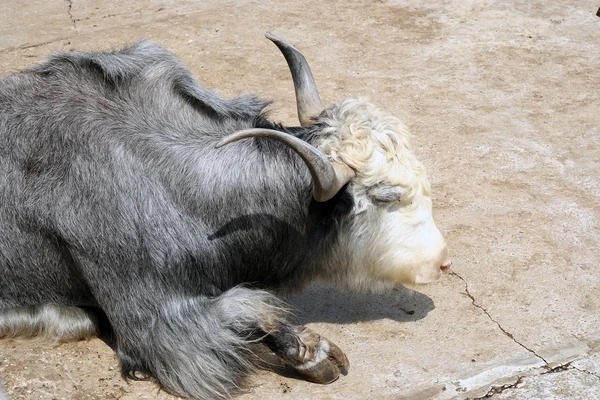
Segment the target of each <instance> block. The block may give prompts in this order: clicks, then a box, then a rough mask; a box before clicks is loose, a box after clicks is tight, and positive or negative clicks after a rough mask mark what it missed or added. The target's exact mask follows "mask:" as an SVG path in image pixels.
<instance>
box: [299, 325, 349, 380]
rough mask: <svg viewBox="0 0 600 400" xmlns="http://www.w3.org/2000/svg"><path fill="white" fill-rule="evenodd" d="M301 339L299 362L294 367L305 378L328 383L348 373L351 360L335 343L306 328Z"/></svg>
mask: <svg viewBox="0 0 600 400" xmlns="http://www.w3.org/2000/svg"><path fill="white" fill-rule="evenodd" d="M300 340H301V342H302V343H300V345H299V354H298V364H296V365H294V368H295V369H296V371H298V373H300V374H301V375H302V376H303V377H304V378H306V379H307V380H309V381H311V382H315V383H323V384H326V383H331V382H334V381H336V380H337V379H338V378H339V377H340V374H342V375H347V374H348V368H349V367H350V362H348V358H347V357H346V355H345V354H344V353H343V352H342V350H340V348H339V347H337V346H336V345H335V344H334V343H332V342H330V341H329V340H327V339H325V338H324V337H321V336H320V335H319V334H317V333H314V332H311V331H309V330H308V329H306V328H305V329H304V330H303V331H302V333H301V334H300Z"/></svg>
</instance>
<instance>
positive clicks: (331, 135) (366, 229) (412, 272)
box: [318, 99, 451, 289]
mask: <svg viewBox="0 0 600 400" xmlns="http://www.w3.org/2000/svg"><path fill="white" fill-rule="evenodd" d="M323 120H324V121H325V122H326V123H327V125H329V126H330V128H329V129H327V130H324V132H323V138H322V139H321V141H320V143H319V146H318V147H319V149H320V150H321V151H323V152H324V153H325V154H328V155H329V156H330V157H331V158H332V159H333V160H335V161H337V162H343V163H345V164H346V165H348V166H350V167H351V168H352V169H354V171H355V172H356V177H355V178H354V179H353V180H352V181H351V182H350V184H349V187H348V190H349V191H350V193H352V195H353V197H354V199H355V203H356V204H355V207H354V210H353V215H352V216H351V217H350V220H349V221H348V222H349V225H348V226H346V227H345V228H344V229H342V232H343V234H342V235H343V236H342V237H340V244H341V246H342V248H345V249H346V253H345V254H344V256H342V257H338V258H339V259H340V261H341V260H344V259H345V260H347V262H349V263H350V264H351V265H350V270H349V271H348V272H349V273H348V274H347V275H345V276H344V277H342V279H341V280H342V282H340V283H343V284H346V285H350V286H353V287H355V288H359V289H361V288H371V289H373V288H377V287H386V286H388V287H389V286H391V285H394V284H399V283H403V284H415V283H416V284H422V283H428V282H433V281H435V280H437V279H439V278H440V277H441V276H442V275H443V274H444V273H445V272H447V271H448V270H449V269H450V265H451V262H450V261H449V260H448V259H447V256H448V250H447V248H446V243H445V241H444V238H443V237H442V235H441V233H440V231H439V230H438V229H437V227H436V225H435V223H434V222H433V217H432V213H431V196H430V185H429V181H428V179H427V174H426V172H425V168H424V167H423V165H422V164H421V163H420V162H419V161H418V160H417V158H416V157H415V155H414V154H413V152H412V150H411V147H410V144H409V137H410V135H409V133H408V131H407V129H406V127H405V126H404V125H403V124H402V122H400V120H398V119H397V118H395V117H394V116H390V115H388V114H386V113H384V112H382V111H380V110H379V109H377V108H376V107H375V106H373V105H372V104H370V103H369V102H367V101H365V100H361V99H346V100H344V101H342V102H341V103H339V104H338V105H336V106H335V107H334V108H332V109H330V110H328V114H327V117H326V118H324V119H323Z"/></svg>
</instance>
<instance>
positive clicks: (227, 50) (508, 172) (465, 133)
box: [0, 0, 600, 400]
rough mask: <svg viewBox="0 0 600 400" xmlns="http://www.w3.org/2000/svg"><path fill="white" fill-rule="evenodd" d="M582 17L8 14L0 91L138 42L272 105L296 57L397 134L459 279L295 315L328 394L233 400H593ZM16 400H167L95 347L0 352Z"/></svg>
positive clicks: (301, 308) (25, 9)
mask: <svg viewBox="0 0 600 400" xmlns="http://www.w3.org/2000/svg"><path fill="white" fill-rule="evenodd" d="M597 7H598V4H593V2H591V1H576V0H559V1H554V2H547V1H540V0H538V1H518V0H506V1H469V0H466V1H465V0H447V1H444V2H422V1H415V0H392V1H377V2H375V1H370V0H357V1H345V2H333V1H323V0H308V1H289V0H287V1H286V0H284V1H281V0H262V1H253V0H248V1H236V2H234V1H223V0H219V1H212V2H201V1H193V0H187V1H186V0H182V1H166V0H153V1H141V0H133V1H129V2H117V1H99V0H85V1H84V0H71V1H59V0H52V1H50V0H30V1H27V2H21V1H16V0H5V1H4V2H3V12H2V13H1V14H0V72H2V73H9V72H14V71H17V70H19V69H22V68H25V67H26V66H28V65H30V64H31V63H33V62H36V61H38V60H41V59H42V58H43V57H45V56H47V55H49V54H51V53H52V52H55V51H58V50H71V49H78V50H99V49H111V48H117V47H120V46H122V45H125V44H127V43H131V42H133V41H136V40H138V39H140V38H151V39H153V40H154V41H155V42H157V43H159V44H161V45H164V46H166V47H167V48H169V49H170V50H172V51H173V52H174V53H176V54H177V55H178V56H179V57H180V58H181V59H182V60H184V62H185V63H186V64H187V65H188V66H189V67H190V69H191V70H192V71H193V72H194V73H195V74H196V76H197V77H198V79H199V80H200V82H201V83H203V84H204V85H206V86H208V87H211V88H215V89H217V90H218V91H219V92H220V93H222V94H223V95H226V96H232V95H235V94H238V93H240V92H243V91H251V92H256V93H260V94H261V95H263V96H265V97H268V98H272V99H274V100H275V104H274V106H273V110H274V112H273V116H274V118H276V119H278V120H281V121H283V122H285V123H296V120H295V104H294V99H293V91H292V85H291V81H290V77H289V72H288V70H287V67H286V65H285V62H284V61H283V58H282V56H281V55H280V54H279V52H278V51H277V49H276V48H275V47H274V46H273V45H272V44H271V43H270V42H269V41H267V40H266V39H264V38H263V34H264V32H265V31H267V30H274V31H276V32H277V33H279V34H281V35H283V36H285V37H287V38H288V39H289V40H290V41H292V42H293V43H295V44H296V45H297V46H298V47H299V48H300V49H301V50H302V51H303V52H304V54H305V55H306V57H307V59H308V60H309V61H310V63H311V65H312V66H313V72H314V74H315V77H316V79H317V83H318V85H319V87H320V90H321V94H322V98H323V100H324V101H325V102H333V101H335V100H338V99H341V98H343V97H345V96H348V95H358V94H360V95H366V96H369V97H370V98H371V100H372V101H373V102H375V103H376V104H379V105H380V106H381V107H383V108H385V109H387V110H389V111H391V112H393V113H395V114H397V115H398V116H400V117H401V118H402V119H403V120H404V121H405V122H406V123H407V124H408V126H409V127H410V128H411V130H412V131H413V133H414V134H415V137H414V147H415V151H416V152H417V154H418V155H419V157H420V158H421V160H422V161H423V162H424V163H425V165H426V166H427V167H428V170H429V173H430V179H431V182H432V186H433V196H434V208H435V211H434V212H435V217H436V220H437V222H438V226H439V227H440V229H441V231H442V232H443V233H444V234H445V235H446V237H447V239H448V242H449V246H450V248H451V252H452V256H453V258H454V262H455V267H454V271H455V274H454V275H451V276H448V277H446V278H445V279H443V280H442V281H440V282H439V283H436V284H432V285H429V286H423V287H418V288H415V290H412V289H397V290H395V291H393V292H392V293H389V294H384V295H348V294H344V293H341V292H338V291H335V290H332V289H331V288H328V287H320V286H315V287H313V288H312V289H310V290H309V291H307V292H304V293H301V294H299V295H296V296H294V297H292V298H291V302H292V304H294V305H295V306H296V308H297V309H298V315H299V318H300V319H301V321H302V322H305V323H308V324H309V326H310V327H311V328H313V329H314V330H316V331H318V332H320V333H322V334H323V335H325V336H327V337H328V338H330V339H332V340H333V341H334V342H335V343H337V344H338V345H340V347H342V348H343V349H344V350H345V352H346V354H347V355H348V357H349V359H350V361H351V369H350V374H349V375H348V376H346V377H342V378H341V379H339V380H338V381H337V382H335V383H333V384H331V385H315V384H310V383H307V382H304V381H301V380H298V379H295V378H294V377H288V376H285V374H283V375H278V374H275V373H273V372H266V371H263V372H260V373H258V374H257V376H256V378H255V379H253V382H252V386H251V387H250V388H249V389H248V393H246V394H244V395H242V396H241V398H242V399H248V400H250V399H263V400H266V399H290V400H291V399H367V398H368V399H392V398H393V399H416V400H419V399H429V398H433V399H450V398H478V397H480V398H481V397H491V398H497V399H531V398H539V399H593V398H599V393H600V359H599V357H598V353H599V352H600V268H599V267H598V265H600V249H599V243H600V230H599V224H600V177H599V174H600V128H599V125H600V119H599V110H600V18H599V17H597V16H596V11H597ZM0 376H1V377H2V379H4V385H5V390H6V391H7V393H8V395H9V396H10V397H11V398H12V399H124V400H125V399H127V400H133V399H146V398H148V399H150V398H152V399H154V398H157V399H171V398H172V397H171V396H169V395H167V394H165V393H164V392H161V391H158V390H157V388H156V386H155V385H154V384H152V383H151V382H134V383H131V384H127V383H126V382H124V381H123V380H122V379H121V378H120V377H119V372H118V366H117V363H116V360H115V357H114V354H113V351H112V350H111V349H110V348H109V347H108V346H106V345H105V344H104V343H103V342H101V341H100V340H92V341H89V342H80V343H73V344H67V345H62V346H56V347H52V346H48V345H47V344H41V343H35V342H12V341H3V342H0Z"/></svg>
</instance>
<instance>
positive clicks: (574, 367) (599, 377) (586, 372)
mask: <svg viewBox="0 0 600 400" xmlns="http://www.w3.org/2000/svg"><path fill="white" fill-rule="evenodd" d="M572 369H576V370H577V371H579V372H583V373H584V374H588V375H592V376H595V377H596V378H598V379H600V375H598V374H597V373H595V372H592V371H588V370H587V369H583V368H577V367H576V366H573V368H572Z"/></svg>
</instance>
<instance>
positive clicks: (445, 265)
mask: <svg viewBox="0 0 600 400" xmlns="http://www.w3.org/2000/svg"><path fill="white" fill-rule="evenodd" d="M450 268H452V260H446V261H444V263H443V264H442V265H440V270H441V271H442V272H444V273H446V272H449V271H450Z"/></svg>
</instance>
